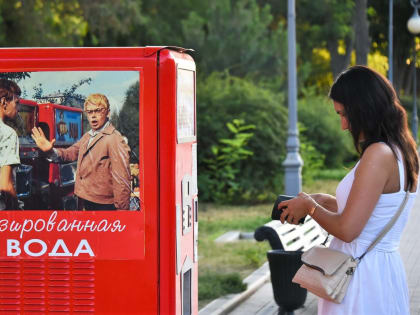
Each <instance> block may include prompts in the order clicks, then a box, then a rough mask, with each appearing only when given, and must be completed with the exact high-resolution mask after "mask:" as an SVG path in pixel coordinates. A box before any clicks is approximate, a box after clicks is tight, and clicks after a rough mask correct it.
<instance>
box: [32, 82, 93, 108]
mask: <svg viewBox="0 0 420 315" xmlns="http://www.w3.org/2000/svg"><path fill="white" fill-rule="evenodd" d="M91 82H92V78H85V79H81V80H80V81H79V82H76V83H74V84H72V85H71V86H70V87H68V88H66V89H65V90H64V91H62V92H61V91H60V90H58V91H56V92H53V93H52V94H62V96H63V100H62V101H61V104H62V105H69V106H74V104H73V100H74V99H77V100H84V99H85V97H86V96H85V95H82V94H78V93H76V90H77V89H78V88H79V87H81V86H82V85H84V84H88V85H89V84H90V83H91ZM33 90H34V94H33V98H35V99H40V98H43V97H48V96H47V95H44V88H43V86H42V83H39V84H38V85H36V86H34V87H33Z"/></svg>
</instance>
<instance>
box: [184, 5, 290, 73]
mask: <svg viewBox="0 0 420 315" xmlns="http://www.w3.org/2000/svg"><path fill="white" fill-rule="evenodd" d="M182 26H183V29H182V31H183V34H184V41H183V44H184V45H186V46H188V47H191V48H194V49H196V50H197V51H198V52H199V54H197V56H196V59H197V61H198V62H199V64H200V69H201V71H203V72H205V73H212V72H213V71H228V72H229V73H230V74H233V75H236V76H241V77H243V76H245V75H250V74H254V75H257V76H260V77H261V76H275V75H284V72H285V71H284V69H285V68H286V61H287V59H286V56H287V53H286V52H287V46H286V45H285V43H286V38H287V35H286V30H285V26H284V23H276V24H274V23H273V17H272V15H271V13H270V7H269V6H267V5H264V6H259V5H258V4H257V2H256V0H235V1H234V0H219V1H212V2H209V3H208V5H207V7H206V10H205V11H202V12H197V11H191V12H190V13H189V15H188V18H187V19H185V20H183V21H182Z"/></svg>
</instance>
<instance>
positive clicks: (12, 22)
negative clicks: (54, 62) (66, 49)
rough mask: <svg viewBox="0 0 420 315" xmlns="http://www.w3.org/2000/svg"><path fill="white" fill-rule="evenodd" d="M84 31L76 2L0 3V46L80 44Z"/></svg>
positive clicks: (5, 0) (6, 0) (14, 0)
mask: <svg viewBox="0 0 420 315" xmlns="http://www.w3.org/2000/svg"><path fill="white" fill-rule="evenodd" d="M86 30H87V22H86V21H85V20H84V19H83V17H82V11H81V8H80V3H79V1H77V0H66V1H64V0H51V1H42V0H29V1H22V0H2V1H0V34H1V35H0V46H3V47H4V46H6V47H7V46H9V47H10V46H11V47H13V46H18V47H19V46H28V47H30V46H38V47H39V46H50V47H51V46H55V47H57V46H72V45H80V44H82V38H83V37H84V36H85V35H86Z"/></svg>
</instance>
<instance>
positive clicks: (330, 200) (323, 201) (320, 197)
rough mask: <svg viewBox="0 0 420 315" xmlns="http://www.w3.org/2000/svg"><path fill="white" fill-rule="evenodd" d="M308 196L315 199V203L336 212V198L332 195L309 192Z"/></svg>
mask: <svg viewBox="0 0 420 315" xmlns="http://www.w3.org/2000/svg"><path fill="white" fill-rule="evenodd" d="M310 196H311V198H312V199H313V200H315V201H316V203H317V204H319V205H320V206H322V207H323V208H325V209H327V210H329V211H331V212H337V210H338V206H337V199H335V197H334V196H332V195H329V194H322V193H316V194H310Z"/></svg>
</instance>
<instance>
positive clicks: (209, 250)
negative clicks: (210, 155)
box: [198, 170, 347, 308]
mask: <svg viewBox="0 0 420 315" xmlns="http://www.w3.org/2000/svg"><path fill="white" fill-rule="evenodd" d="M345 172H347V170H345ZM345 172H344V173H343V171H341V170H339V171H325V172H324V171H323V172H320V174H317V176H316V179H314V180H313V181H311V182H309V183H305V184H304V185H303V190H304V191H305V192H307V193H315V192H324V193H329V194H333V195H335V189H336V186H337V184H338V182H339V179H338V178H337V177H340V178H341V177H343V176H344V175H345ZM273 203H274V200H273ZM272 207H273V204H272V203H269V204H261V205H253V206H221V205H213V204H203V203H200V214H199V240H198V254H199V263H198V278H199V279H198V296H199V308H202V307H203V306H205V305H206V304H207V303H209V302H210V301H211V300H213V299H216V298H218V297H219V296H222V295H226V294H229V293H237V292H241V291H243V290H245V287H244V285H243V284H242V280H243V279H244V278H246V277H247V276H248V275H249V274H250V273H252V272H253V271H254V270H255V269H257V268H258V267H260V266H261V265H262V264H263V263H264V262H266V261H267V258H266V253H267V251H268V250H269V249H270V246H269V244H268V242H262V243H259V242H255V241H253V240H240V241H237V242H229V243H215V242H214V240H215V239H216V238H217V237H219V236H220V235H222V234H224V233H226V232H228V231H232V230H239V231H241V232H254V231H255V229H256V228H258V227H259V226H261V225H263V224H265V223H267V222H269V221H270V220H271V219H270V216H271V209H272Z"/></svg>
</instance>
